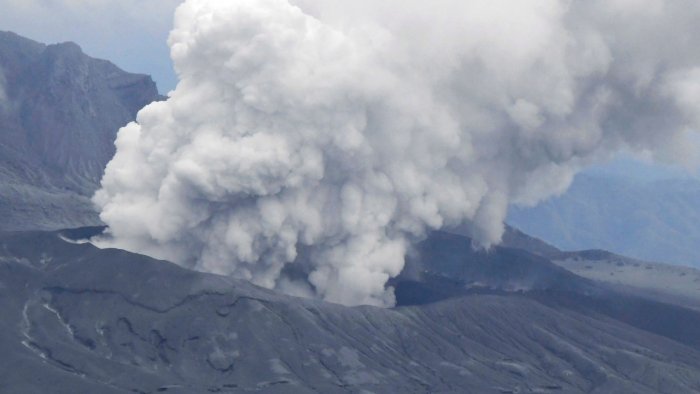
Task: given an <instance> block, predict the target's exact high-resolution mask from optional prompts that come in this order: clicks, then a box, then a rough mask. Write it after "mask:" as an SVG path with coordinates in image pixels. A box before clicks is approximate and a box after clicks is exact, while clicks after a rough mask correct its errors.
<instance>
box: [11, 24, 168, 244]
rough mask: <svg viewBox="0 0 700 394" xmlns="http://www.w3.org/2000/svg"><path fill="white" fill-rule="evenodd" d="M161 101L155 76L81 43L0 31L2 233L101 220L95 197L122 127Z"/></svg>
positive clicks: (75, 225)
mask: <svg viewBox="0 0 700 394" xmlns="http://www.w3.org/2000/svg"><path fill="white" fill-rule="evenodd" d="M157 99H159V95H158V91H157V89H156V86H155V84H154V82H153V81H152V80H151V78H150V77H149V76H146V75H140V74H130V73H127V72H124V71H122V70H120V69H119V68H118V67H116V66H115V65H114V64H112V63H110V62H108V61H105V60H98V59H93V58H90V57H89V56H87V55H85V54H84V53H83V52H82V51H81V49H80V47H78V46H77V45H76V44H73V43H63V44H56V45H48V46H47V45H44V44H40V43H37V42H34V41H31V40H29V39H26V38H23V37H20V36H18V35H16V34H14V33H10V32H0V217H2V218H3V220H2V221H0V229H3V230H21V229H58V228H66V227H77V226H81V225H87V224H97V223H99V221H98V218H97V214H96V213H95V212H94V209H93V207H92V205H91V203H90V201H89V197H90V196H91V195H92V193H93V192H94V191H95V190H96V188H97V186H98V185H99V181H100V179H101V177H102V173H103V171H104V167H105V165H106V164H107V162H108V161H109V160H110V159H111V157H112V156H113V154H114V149H115V148H114V139H115V137H116V133H117V130H118V129H119V128H120V127H121V126H124V125H125V124H127V123H128V122H130V121H132V120H133V119H134V118H135V116H136V113H137V112H138V110H140V109H141V108H142V107H143V106H145V105H146V104H148V103H150V102H152V101H154V100H157Z"/></svg>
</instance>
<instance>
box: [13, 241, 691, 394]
mask: <svg viewBox="0 0 700 394" xmlns="http://www.w3.org/2000/svg"><path fill="white" fill-rule="evenodd" d="M69 236H71V235H70V234H59V233H40V232H33V233H6V234H2V235H0V256H1V257H0V313H2V316H3V319H2V321H0V350H1V351H2V354H3V357H0V364H1V365H0V381H2V382H3V388H2V390H0V391H3V390H4V391H3V392H12V393H34V392H46V391H47V390H50V391H51V392H55V393H75V392H104V393H110V392H113V393H121V392H141V393H155V392H172V393H178V392H180V393H207V392H250V391H253V392H266V393H306V392H308V393H312V392H322V393H350V392H375V393H380V392H408V393H411V392H415V393H424V392H435V393H459V392H479V393H517V392H540V393H548V392H550V393H552V392H567V393H584V392H587V393H609V392H636V393H692V392H697V391H698V390H700V373H699V372H700V351H699V349H700V346H698V344H697V343H694V342H693V341H690V340H689V341H683V340H682V339H683V338H680V339H681V340H671V339H669V338H666V337H663V336H661V335H658V334H655V333H653V332H650V331H647V330H642V329H639V328H635V327H632V326H630V325H628V324H625V323H623V322H621V321H619V320H616V319H612V318H610V317H608V316H606V315H604V314H602V313H600V312H599V311H597V310H596V309H595V307H594V306H591V305H593V304H591V303H588V301H586V300H590V298H587V296H585V295H583V294H578V295H576V294H577V293H571V294H573V295H576V296H575V297H574V296H571V297H568V298H561V297H558V298H557V299H559V300H563V299H568V300H569V301H568V302H569V305H567V303H565V302H559V301H557V302H548V301H547V300H549V299H550V298H548V297H547V296H546V295H547V294H548V293H547V292H548V290H547V288H548V287H550V286H541V291H539V292H534V293H529V292H527V291H523V292H517V293H514V292H499V293H494V294H483V293H478V292H474V293H471V294H466V295H463V296H461V297H457V298H451V299H446V300H445V301H442V302H437V303H433V304H430V305H423V306H409V307H401V308H396V309H393V310H386V309H378V308H370V307H360V308H347V307H342V306H339V305H333V304H327V303H323V302H320V301H312V300H300V299H296V298H293V297H288V296H283V295H280V294H276V293H273V292H271V291H267V290H263V289H260V288H257V287H255V286H253V285H250V284H248V283H244V282H241V281H237V280H233V279H230V278H224V277H219V276H214V275H208V274H201V273H196V272H192V271H188V270H185V269H182V268H180V267H177V266H175V265H173V264H170V263H167V262H162V261H156V260H153V259H150V258H147V257H144V256H140V255H135V254H130V253H127V252H123V251H118V250H99V249H96V248H94V247H93V246H91V245H89V244H76V243H71V242H67V241H66V240H65V239H66V237H69ZM486 263H488V261H486ZM555 271H556V270H555ZM515 276H517V274H513V277H515ZM526 276H527V275H526ZM560 281H568V282H572V283H570V286H567V287H568V288H573V289H575V288H578V287H579V285H576V284H575V283H574V282H578V281H581V282H582V283H583V284H584V287H585V286H587V283H588V282H587V281H585V280H581V279H578V278H577V277H576V276H573V275H570V274H564V276H563V277H562V278H560ZM576 297H579V298H580V299H579V298H576ZM682 313H684V314H687V315H688V316H691V317H692V316H696V314H694V312H692V311H686V310H682Z"/></svg>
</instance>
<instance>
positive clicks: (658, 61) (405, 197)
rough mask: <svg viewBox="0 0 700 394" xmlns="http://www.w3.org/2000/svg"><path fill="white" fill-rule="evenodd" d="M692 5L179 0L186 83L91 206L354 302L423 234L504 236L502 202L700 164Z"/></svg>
mask: <svg viewBox="0 0 700 394" xmlns="http://www.w3.org/2000/svg"><path fill="white" fill-rule="evenodd" d="M699 20H700V2H697V1H696V0H667V1H664V0H639V1H635V0H527V1H511V0H435V1H425V0H421V1H418V0H384V1H376V0H352V1H351V0H187V1H186V2H185V3H184V4H183V5H181V6H180V7H179V9H178V10H177V13H176V18H175V28H174V30H173V31H172V33H171V35H170V46H171V52H172V57H173V60H174V62H175V67H176V70H177V72H178V75H179V78H180V82H179V84H178V86H177V89H176V90H175V91H173V92H172V93H171V95H170V98H169V100H168V101H166V102H160V103H155V104H152V105H150V106H148V107H147V108H145V109H144V110H142V111H141V112H140V113H139V115H138V120H137V123H132V124H130V125H128V126H126V127H124V128H123V129H122V130H121V131H120V132H119V136H118V139H117V142H116V145H117V154H116V156H115V157H114V160H112V162H111V163H110V164H109V165H108V167H107V170H106V174H105V177H104V179H103V181H102V190H100V191H99V192H98V193H97V195H96V196H95V201H96V203H97V204H98V205H99V207H100V208H101V212H102V214H101V217H102V219H103V220H104V221H105V222H106V223H107V224H109V226H110V231H111V236H112V237H113V239H112V240H111V241H110V242H112V243H113V244H115V245H117V246H120V247H123V248H127V249H131V250H135V251H139V252H143V253H146V254H150V255H153V256H157V257H161V258H167V259H170V260H173V261H176V262H178V263H181V264H183V265H186V266H188V267H192V268H195V269H198V270H203V271H210V272H216V273H222V274H230V275H233V276H236V277H240V278H245V279H248V280H251V281H252V282H254V283H256V284H259V285H262V286H265V287H268V288H277V289H280V290H282V291H286V292H289V293H292V294H299V295H309V296H317V297H321V298H323V299H326V300H329V301H333V302H339V303H344V304H353V305H354V304H374V305H391V304H392V303H393V302H394V299H393V292H392V289H391V288H386V286H385V284H386V282H387V280H388V279H389V278H390V277H393V276H396V275H397V274H398V273H399V272H400V271H401V269H402V267H403V265H404V254H405V253H406V251H407V248H408V247H409V245H410V244H411V243H412V242H414V241H415V240H418V239H420V238H421V237H422V236H424V234H425V233H426V231H429V230H430V229H437V228H441V227H444V226H454V225H458V224H461V223H467V226H468V227H469V229H470V231H471V232H472V234H473V236H474V238H475V240H477V242H479V243H480V244H482V245H485V246H487V245H490V244H493V243H497V242H499V240H500V237H501V233H502V232H503V220H504V218H505V216H506V211H507V208H508V206H509V204H531V203H535V202H537V201H539V200H541V199H542V198H545V197H547V196H550V195H552V194H555V193H560V192H562V191H564V190H565V189H566V188H567V187H568V185H569V183H570V181H571V179H572V176H573V174H574V173H575V172H576V170H577V169H579V168H581V167H582V166H584V165H586V164H588V163H590V162H592V161H595V160H599V159H603V158H606V157H609V156H610V155H611V154H612V153H614V152H616V151H619V150H628V151H632V152H635V151H649V150H651V151H653V152H655V154H656V155H657V156H659V157H680V156H684V155H687V154H688V152H689V151H688V150H685V151H683V150H682V149H683V148H684V147H685V146H687V145H686V144H685V143H684V136H685V135H686V134H687V133H688V131H689V130H693V129H694V128H697V126H698V123H699V122H700V116H699V115H698V114H700V111H698V108H697V104H698V102H699V101H698V100H699V99H700V50H699V49H700V48H699V47H698V45H697V38H698V37H700V24H699V23H697V22H698V21H699Z"/></svg>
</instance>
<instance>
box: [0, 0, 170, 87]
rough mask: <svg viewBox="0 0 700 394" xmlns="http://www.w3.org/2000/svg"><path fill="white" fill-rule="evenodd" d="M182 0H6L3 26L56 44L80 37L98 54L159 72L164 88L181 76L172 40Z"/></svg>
mask: <svg viewBox="0 0 700 394" xmlns="http://www.w3.org/2000/svg"><path fill="white" fill-rule="evenodd" d="M180 2H181V1H180V0H0V10H2V12H0V30H9V31H13V32H15V33H18V34H20V35H23V36H25V37H28V38H31V39H34V40H37V41H40V42H43V43H47V44H51V43H57V42H64V41H74V42H76V43H78V44H79V45H80V46H81V47H82V48H83V50H84V51H85V52H86V53H87V54H89V55H90V56H93V57H98V58H103V59H107V60H110V61H112V62H113V63H115V64H117V65H118V66H120V67H121V68H123V69H125V70H126V71H131V72H138V73H146V74H150V75H152V76H153V78H154V79H155V81H156V82H157V84H158V89H159V90H160V91H161V92H162V93H167V92H168V91H169V90H171V89H173V88H174V87H175V83H176V77H175V73H174V71H173V69H172V62H171V61H170V55H169V49H168V46H167V43H166V40H167V37H168V33H169V31H170V29H171V28H172V20H173V13H174V10H175V8H176V7H177V5H178V4H179V3H180Z"/></svg>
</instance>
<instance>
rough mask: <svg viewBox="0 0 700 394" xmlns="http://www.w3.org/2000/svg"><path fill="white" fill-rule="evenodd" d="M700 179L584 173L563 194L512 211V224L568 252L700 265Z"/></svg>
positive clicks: (510, 216)
mask: <svg viewBox="0 0 700 394" xmlns="http://www.w3.org/2000/svg"><path fill="white" fill-rule="evenodd" d="M699 201H700V181H699V180H697V179H694V178H687V179H658V180H650V181H641V180H631V179H624V178H621V177H614V176H603V175H599V174H582V175H579V176H577V177H576V179H575V181H574V183H573V185H572V186H571V188H570V189H569V191H567V192H566V193H565V194H564V195H563V196H561V197H557V198H552V199H550V200H547V201H545V202H543V203H541V204H540V205H538V206H537V207H534V208H529V209H522V208H514V209H512V210H511V213H510V215H509V218H508V221H509V223H511V224H512V225H514V226H516V227H518V228H519V229H521V230H523V231H525V232H526V233H528V234H531V235H534V236H536V237H539V238H542V239H544V240H545V241H547V242H549V243H552V244H553V245H555V246H557V247H559V248H561V249H565V250H580V249H605V250H609V251H612V252H615V253H619V254H622V255H625V256H630V257H633V258H637V259H641V260H648V261H659V262H663V263H671V264H683V265H690V266H697V265H700V248H698V247H697V246H698V245H699V244H700V226H698V223H700V204H698V202H699Z"/></svg>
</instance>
